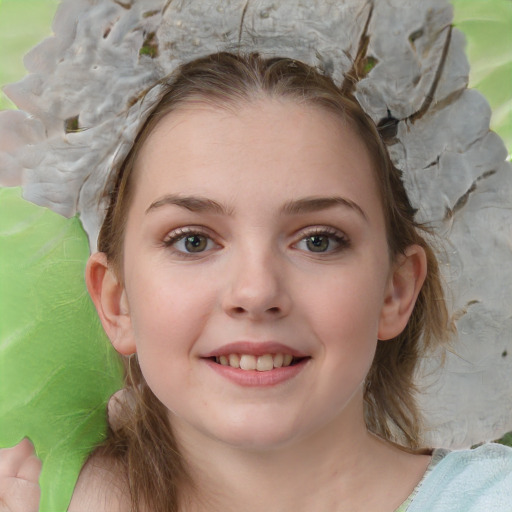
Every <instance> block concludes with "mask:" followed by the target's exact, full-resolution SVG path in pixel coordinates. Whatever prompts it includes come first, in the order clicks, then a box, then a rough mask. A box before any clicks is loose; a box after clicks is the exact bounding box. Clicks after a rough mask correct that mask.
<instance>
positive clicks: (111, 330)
mask: <svg viewBox="0 0 512 512" xmlns="http://www.w3.org/2000/svg"><path fill="white" fill-rule="evenodd" d="M85 282H86V284H87V290H88V291H89V295H90V296H91V299H92V301H93V302H94V305H95V306H96V310H97V311H98V316H99V317H100V320H101V323H102V325H103V329H105V332H106V333H107V336H108V337H109V339H110V341H111V342H112V345H113V346H114V348H115V349H116V350H117V351H118V352H119V353H120V354H123V355H130V354H133V353H135V350H136V349H135V341H134V338H133V332H132V328H131V327H132V325H131V317H130V308H129V305H128V300H127V298H126V292H125V289H124V285H123V284H122V282H121V281H120V280H119V279H118V277H117V275H116V274H115V272H114V270H113V269H112V268H111V267H110V266H109V265H108V262H107V257H106V255H105V253H102V252H97V253H95V254H93V255H91V256H90V257H89V261H88V262H87V266H86V269H85Z"/></svg>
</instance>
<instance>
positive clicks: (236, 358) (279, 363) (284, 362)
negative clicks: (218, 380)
mask: <svg viewBox="0 0 512 512" xmlns="http://www.w3.org/2000/svg"><path fill="white" fill-rule="evenodd" d="M215 360H216V362H217V363H218V364H221V365H222V366H231V367H232V368H240V369H241V370H258V371H259V372H268V371H270V370H273V369H274V368H281V367H283V366H290V365H291V364H292V361H293V356H292V355H291V354H265V355H263V356H259V357H256V356H254V355H252V354H229V355H222V356H219V357H217V358H216V359H215Z"/></svg>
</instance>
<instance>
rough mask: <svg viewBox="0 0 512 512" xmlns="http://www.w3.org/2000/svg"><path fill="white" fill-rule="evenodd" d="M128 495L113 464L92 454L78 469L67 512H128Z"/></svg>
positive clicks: (126, 488)
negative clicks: (78, 475)
mask: <svg viewBox="0 0 512 512" xmlns="http://www.w3.org/2000/svg"><path fill="white" fill-rule="evenodd" d="M129 496H130V494H129V491H128V486H127V484H126V482H125V480H124V478H123V476H122V475H121V474H119V471H118V470H117V471H116V467H115V465H114V464H113V463H112V462H111V461H109V460H108V459H107V458H105V457H102V456H99V455H95V454H93V455H92V456H91V457H90V458H89V460H88V461H87V462H86V464H85V465H84V467H83V468H82V471H81V473H80V477H79V478H78V482H77V484H76V487H75V490H74V492H73V497H72V499H71V503H70V505H69V508H68V512H130V510H131V505H130V499H129Z"/></svg>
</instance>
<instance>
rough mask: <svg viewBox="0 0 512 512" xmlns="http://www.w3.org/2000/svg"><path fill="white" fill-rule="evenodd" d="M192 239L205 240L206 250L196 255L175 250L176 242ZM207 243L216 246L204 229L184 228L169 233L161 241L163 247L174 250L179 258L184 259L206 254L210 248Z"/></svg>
mask: <svg viewBox="0 0 512 512" xmlns="http://www.w3.org/2000/svg"><path fill="white" fill-rule="evenodd" d="M193 237H203V238H205V239H206V244H207V246H206V248H205V250H204V251H198V252H197V253H194V252H192V251H181V250H179V249H177V248H176V247H175V246H176V244H177V243H178V242H180V241H181V240H185V239H186V238H193ZM209 243H213V244H214V245H217V244H216V243H215V241H214V240H213V238H212V236H211V234H210V233H209V232H208V231H206V230H205V229H203V228H201V227H192V226H191V227H186V228H178V229H176V230H174V231H172V232H171V233H169V235H168V236H167V237H166V238H165V239H164V240H163V245H164V247H168V248H170V249H174V251H175V252H176V253H177V254H179V255H180V256H182V257H184V258H190V257H194V256H196V257H197V256H201V255H202V254H203V253H204V252H206V251H207V250H208V249H211V247H208V244H209Z"/></svg>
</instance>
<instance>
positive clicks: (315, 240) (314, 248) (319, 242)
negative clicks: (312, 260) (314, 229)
mask: <svg viewBox="0 0 512 512" xmlns="http://www.w3.org/2000/svg"><path fill="white" fill-rule="evenodd" d="M304 241H305V242H306V246H307V248H308V250H310V251H311V252H326V251H327V250H329V247H330V245H332V241H331V239H330V238H329V237H328V236H325V235H313V236H308V237H307V238H305V239H304Z"/></svg>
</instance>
